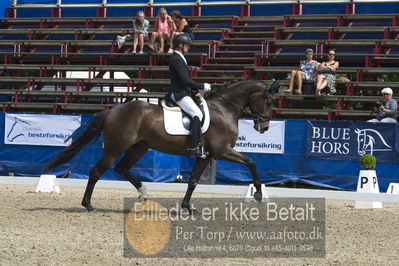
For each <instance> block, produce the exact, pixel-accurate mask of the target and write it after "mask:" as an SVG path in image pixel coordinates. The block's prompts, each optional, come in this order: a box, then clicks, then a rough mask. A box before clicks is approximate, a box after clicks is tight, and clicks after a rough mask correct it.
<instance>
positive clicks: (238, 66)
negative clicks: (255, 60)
mask: <svg viewBox="0 0 399 266" xmlns="http://www.w3.org/2000/svg"><path fill="white" fill-rule="evenodd" d="M246 66H251V65H250V64H234V63H230V64H202V67H203V69H244V68H245V67H246Z"/></svg>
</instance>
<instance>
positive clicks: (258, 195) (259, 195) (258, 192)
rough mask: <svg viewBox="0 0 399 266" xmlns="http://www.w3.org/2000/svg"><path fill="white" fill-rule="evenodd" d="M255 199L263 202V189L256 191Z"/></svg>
mask: <svg viewBox="0 0 399 266" xmlns="http://www.w3.org/2000/svg"><path fill="white" fill-rule="evenodd" d="M254 199H255V200H256V201H257V202H262V192H261V191H256V192H255V193H254Z"/></svg>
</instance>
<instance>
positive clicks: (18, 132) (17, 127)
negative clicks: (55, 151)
mask: <svg viewBox="0 0 399 266" xmlns="http://www.w3.org/2000/svg"><path fill="white" fill-rule="evenodd" d="M12 119H14V120H15V121H14V123H13V125H12V126H11V129H10V131H9V132H8V134H7V140H8V141H9V142H13V141H14V140H15V139H17V138H19V137H24V138H25V140H26V141H28V140H27V139H26V136H25V134H24V133H23V128H24V127H25V126H31V124H30V123H29V122H26V121H25V120H22V119H20V118H17V117H13V118H12Z"/></svg>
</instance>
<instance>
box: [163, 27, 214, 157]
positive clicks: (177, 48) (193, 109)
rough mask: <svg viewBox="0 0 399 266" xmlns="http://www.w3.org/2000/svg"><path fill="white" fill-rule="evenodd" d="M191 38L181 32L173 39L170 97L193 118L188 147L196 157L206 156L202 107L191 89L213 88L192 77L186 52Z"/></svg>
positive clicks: (206, 89) (170, 63)
mask: <svg viewBox="0 0 399 266" xmlns="http://www.w3.org/2000/svg"><path fill="white" fill-rule="evenodd" d="M190 44H191V38H190V37H189V36H188V35H186V34H179V35H176V37H175V38H174V39H173V47H174V52H173V55H172V56H171V58H170V62H169V73H170V79H171V88H172V90H171V92H170V98H171V99H172V100H174V101H175V102H176V103H177V104H178V105H179V106H180V108H181V109H183V111H185V112H186V113H187V114H188V115H189V116H190V117H191V118H192V120H191V128H190V131H191V145H190V148H189V149H188V150H189V151H190V152H191V155H192V156H194V157H197V156H198V157H204V156H205V154H204V150H203V147H202V145H201V143H200V138H201V121H202V118H203V115H202V112H201V110H200V108H199V107H198V106H197V105H196V104H195V102H194V100H193V99H192V98H191V91H192V90H194V91H198V90H204V93H207V92H209V91H210V90H211V85H210V84H208V83H198V82H195V81H193V80H191V79H190V76H189V69H188V66H187V60H186V58H185V57H184V54H185V53H187V52H188V50H189V49H190Z"/></svg>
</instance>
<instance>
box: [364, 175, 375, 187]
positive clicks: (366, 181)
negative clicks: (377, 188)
mask: <svg viewBox="0 0 399 266" xmlns="http://www.w3.org/2000/svg"><path fill="white" fill-rule="evenodd" d="M374 180H375V177H374ZM368 182H369V179H368V178H367V177H366V176H362V177H361V178H360V188H363V187H364V185H365V184H367V183H368ZM374 182H375V181H374Z"/></svg>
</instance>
